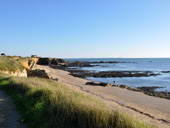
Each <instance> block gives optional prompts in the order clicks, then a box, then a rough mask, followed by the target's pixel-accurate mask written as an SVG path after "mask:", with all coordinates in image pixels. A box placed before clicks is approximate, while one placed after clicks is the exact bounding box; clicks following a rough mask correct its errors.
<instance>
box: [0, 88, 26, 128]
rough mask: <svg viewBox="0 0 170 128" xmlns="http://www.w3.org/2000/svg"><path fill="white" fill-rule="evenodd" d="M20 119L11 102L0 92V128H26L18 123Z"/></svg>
mask: <svg viewBox="0 0 170 128" xmlns="http://www.w3.org/2000/svg"><path fill="white" fill-rule="evenodd" d="M20 118H21V115H20V114H19V113H18V112H17V111H16V108H15V106H14V103H13V101H12V100H11V99H10V97H9V96H7V95H6V94H5V92H3V91H1V90H0V128H26V126H25V125H23V124H20V123H19V122H18V120H19V119H20Z"/></svg>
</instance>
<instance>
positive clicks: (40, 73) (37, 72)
mask: <svg viewBox="0 0 170 128" xmlns="http://www.w3.org/2000/svg"><path fill="white" fill-rule="evenodd" d="M27 75H28V77H41V78H47V79H49V78H50V77H49V76H48V74H47V73H46V72H45V70H39V69H36V70H28V71H27Z"/></svg>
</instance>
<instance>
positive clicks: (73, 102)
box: [6, 77, 153, 128]
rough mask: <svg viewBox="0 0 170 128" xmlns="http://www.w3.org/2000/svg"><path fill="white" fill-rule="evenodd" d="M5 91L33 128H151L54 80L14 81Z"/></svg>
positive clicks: (19, 79)
mask: <svg viewBox="0 0 170 128" xmlns="http://www.w3.org/2000/svg"><path fill="white" fill-rule="evenodd" d="M8 81H9V83H8V84H7V85H6V88H8V89H6V90H8V93H9V94H10V95H12V97H13V99H14V101H15V103H16V105H17V107H18V109H19V110H20V111H21V112H22V114H23V115H24V117H23V119H24V121H25V122H27V123H28V124H29V127H32V128H150V127H153V126H149V125H147V124H145V123H142V122H139V121H136V120H135V119H133V118H132V117H130V116H128V115H126V114H123V113H120V112H118V111H113V110H111V109H110V108H108V107H107V106H106V105H105V104H104V103H103V102H101V101H99V100H97V99H96V98H94V97H93V96H90V95H86V94H84V93H81V92H79V91H76V90H73V89H72V88H69V87H67V86H65V85H63V84H61V83H56V82H54V81H53V80H47V79H41V78H19V77H12V78H10V80H8Z"/></svg>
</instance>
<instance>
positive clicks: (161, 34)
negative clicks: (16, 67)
mask: <svg viewBox="0 0 170 128" xmlns="http://www.w3.org/2000/svg"><path fill="white" fill-rule="evenodd" d="M0 53H6V54H7V55H20V56H30V55H38V56H41V57H58V58H104V57H107V58H115V57H124V58H155V57H156V58H160V57H170V0H0Z"/></svg>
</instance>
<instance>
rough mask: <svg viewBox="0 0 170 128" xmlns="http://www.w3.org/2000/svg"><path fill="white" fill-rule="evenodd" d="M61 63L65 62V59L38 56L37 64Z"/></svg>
mask: <svg viewBox="0 0 170 128" xmlns="http://www.w3.org/2000/svg"><path fill="white" fill-rule="evenodd" d="M61 63H66V60H64V59H58V58H39V60H38V62H37V64H39V65H58V64H61Z"/></svg>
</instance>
